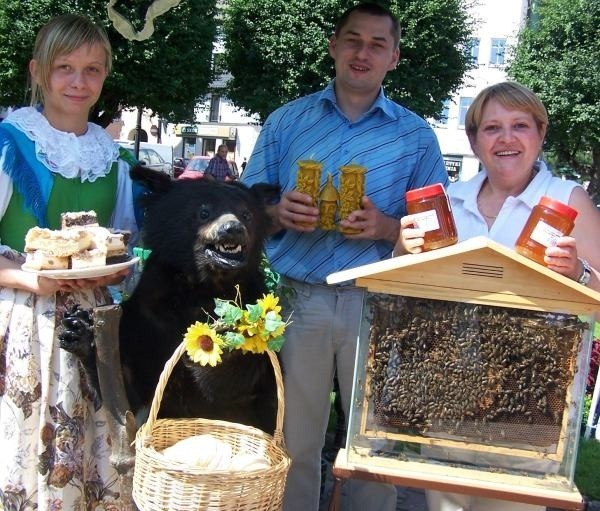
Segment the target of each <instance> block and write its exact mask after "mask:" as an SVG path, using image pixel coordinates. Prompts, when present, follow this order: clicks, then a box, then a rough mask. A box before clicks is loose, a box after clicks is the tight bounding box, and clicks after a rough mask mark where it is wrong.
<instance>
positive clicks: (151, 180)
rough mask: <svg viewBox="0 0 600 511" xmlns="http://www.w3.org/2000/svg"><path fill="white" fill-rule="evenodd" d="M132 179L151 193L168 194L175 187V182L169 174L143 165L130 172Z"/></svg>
mask: <svg viewBox="0 0 600 511" xmlns="http://www.w3.org/2000/svg"><path fill="white" fill-rule="evenodd" d="M129 175H130V176H131V179H132V180H133V181H135V182H137V183H140V184H142V185H143V186H144V187H145V188H146V189H148V190H150V191H151V192H159V193H164V192H168V191H169V190H170V189H171V187H172V186H173V181H172V180H171V177H170V176H169V175H168V174H165V173H164V172H161V171H159V170H153V169H149V168H148V167H144V166H143V165H136V166H135V167H133V168H132V169H131V170H130V171H129Z"/></svg>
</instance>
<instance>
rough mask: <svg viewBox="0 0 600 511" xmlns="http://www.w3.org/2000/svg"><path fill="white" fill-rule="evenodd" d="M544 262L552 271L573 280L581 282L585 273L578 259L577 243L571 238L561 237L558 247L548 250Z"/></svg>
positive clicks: (557, 241)
mask: <svg viewBox="0 0 600 511" xmlns="http://www.w3.org/2000/svg"><path fill="white" fill-rule="evenodd" d="M544 262H545V263H546V266H547V267H548V268H549V269H550V270H554V271H555V272H556V273H560V274H561V275H564V276H565V277H569V278H570V279H573V280H579V277H581V274H582V272H583V265H582V264H581V261H580V260H579V259H577V245H576V241H575V238H573V237H571V236H561V237H560V238H557V240H556V245H554V246H553V247H548V248H546V252H545V255H544Z"/></svg>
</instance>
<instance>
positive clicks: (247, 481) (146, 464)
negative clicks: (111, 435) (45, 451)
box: [133, 343, 290, 511]
mask: <svg viewBox="0 0 600 511" xmlns="http://www.w3.org/2000/svg"><path fill="white" fill-rule="evenodd" d="M184 351H185V344H184V343H181V345H180V346H179V347H178V348H177V350H176V351H175V353H173V355H172V356H171V358H170V359H169V360H168V361H167V363H166V364H165V368H164V369H163V372H162V374H161V376H160V379H159V381H158V386H157V388H156V393H155V395H154V400H153V401H152V407H151V408H150V415H149V417H148V421H147V422H146V423H145V424H144V425H143V426H142V427H141V428H140V429H139V430H138V432H137V434H136V438H135V448H136V456H135V471H134V475H133V499H134V501H135V503H136V504H137V506H138V507H139V509H140V510H141V511H167V510H168V511H201V510H202V511H205V510H210V511H221V510H236V511H246V510H248V511H251V510H260V511H276V510H280V509H281V506H282V500H283V491H284V488H285V479H286V476H287V472H288V469H289V467H290V458H289V456H288V454H287V453H286V451H285V446H284V442H283V433H282V427H283V415H284V401H283V381H282V376H281V369H280V367H279V362H278V360H277V357H276V356H275V355H274V354H273V353H272V352H270V351H269V352H268V354H269V357H270V359H271V363H272V364H273V370H274V372H275V380H276V383H277V402H278V408H277V419H276V426H275V433H274V435H273V436H271V435H269V434H267V433H265V432H263V431H261V430H260V429H257V428H254V427H251V426H244V425H242V424H236V423H232V422H225V421H218V420H209V419H158V420H157V418H156V417H157V414H158V410H159V408H160V402H161V400H162V395H163V392H164V390H165V387H166V384H167V381H168V379H169V376H170V375H171V372H172V370H173V367H174V366H175V364H177V362H178V361H179V359H180V358H181V355H182V354H183V352H184ZM201 434H211V435H212V436H213V437H215V438H216V439H218V440H221V441H223V442H226V443H227V444H229V445H230V446H231V449H232V451H233V453H234V454H235V453H238V452H244V453H249V454H255V455H262V456H263V457H265V458H266V459H267V460H268V461H269V462H270V465H271V466H270V467H268V468H264V469H257V470H251V471H230V470H208V469H206V468H198V467H191V466H189V465H186V464H183V463H178V462H174V461H172V460H169V459H167V458H165V457H164V456H162V455H161V454H160V453H159V452H157V451H159V450H162V449H164V448H165V447H168V446H170V445H173V444H174V443H175V442H177V441H179V440H183V439H184V438H188V437H190V436H194V435H201Z"/></svg>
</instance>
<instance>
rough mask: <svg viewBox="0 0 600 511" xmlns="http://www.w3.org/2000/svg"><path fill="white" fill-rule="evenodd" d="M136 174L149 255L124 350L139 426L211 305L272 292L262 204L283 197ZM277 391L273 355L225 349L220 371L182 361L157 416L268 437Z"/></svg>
mask: <svg viewBox="0 0 600 511" xmlns="http://www.w3.org/2000/svg"><path fill="white" fill-rule="evenodd" d="M131 176H132V178H133V179H134V180H135V181H138V182H140V183H142V184H144V185H145V186H146V188H147V189H149V190H150V193H149V196H148V197H147V198H146V199H145V208H146V214H145V217H144V225H143V231H142V239H143V245H144V247H145V248H149V249H150V250H151V251H152V252H151V255H150V257H149V258H148V260H147V261H146V262H145V264H144V269H143V272H142V274H141V277H140V279H139V282H138V284H137V286H136V287H135V290H134V291H133V293H132V295H131V297H130V298H129V299H128V300H126V301H124V302H123V305H122V307H123V315H122V319H121V323H120V327H119V337H120V351H121V360H122V365H123V373H124V378H125V385H126V388H127V393H128V399H129V402H130V405H131V407H132V409H133V411H134V413H136V416H137V418H138V422H139V421H140V420H143V417H140V415H143V414H144V413H146V414H147V411H148V409H149V405H150V403H151V400H152V397H153V395H154V391H155V389H156V385H157V382H158V378H159V375H160V373H161V371H162V369H163V366H164V364H165V362H166V360H167V359H169V357H170V356H171V355H172V354H173V352H174V350H175V349H176V347H177V346H178V345H179V344H180V343H181V342H182V340H183V335H184V333H185V331H186V329H187V328H188V327H189V326H190V325H191V324H193V323H194V322H196V321H200V322H203V321H206V320H207V319H208V316H207V314H213V316H214V307H215V302H214V299H215V298H222V299H229V300H233V299H235V298H236V285H237V286H239V290H240V292H241V299H242V303H243V304H244V305H245V304H247V303H253V302H255V301H256V300H257V299H259V298H261V297H262V296H263V294H264V293H266V288H265V283H264V276H263V274H262V272H261V271H260V261H261V254H262V249H263V243H264V240H265V238H266V236H267V234H268V231H269V228H270V221H269V217H268V215H267V214H266V202H267V201H268V200H272V199H273V198H274V197H275V195H276V193H277V192H278V190H276V189H275V188H273V187H270V186H267V185H255V186H253V187H251V188H248V187H246V186H245V185H243V184H241V183H237V182H233V183H221V182H216V181H208V180H205V179H199V180H178V181H172V180H170V179H169V177H168V176H167V175H165V174H163V173H160V172H155V171H152V170H150V169H147V168H143V167H136V168H134V169H132V171H131ZM275 391H276V386H275V380H274V375H273V370H272V366H271V363H270V361H269V359H268V356H267V355H254V354H243V353H242V352H241V351H240V350H235V351H234V352H229V351H227V350H224V353H223V355H222V362H221V363H220V364H217V366H216V367H211V366H205V367H202V366H200V365H198V364H194V363H193V362H192V361H191V360H190V359H189V357H188V356H187V355H186V354H184V355H183V357H182V361H181V362H179V363H178V364H177V366H176V367H175V369H174V370H173V373H172V374H171V376H170V379H169V383H168V385H167V388H166V391H165V393H164V396H163V399H162V405H161V410H160V413H159V416H163V417H199V418H206V419H222V420H227V421H233V422H239V423H242V424H247V425H252V426H255V427H258V428H260V429H262V430H263V431H266V432H269V433H272V432H273V430H274V426H275V415H276V393H275Z"/></svg>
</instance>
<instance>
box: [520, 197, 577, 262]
mask: <svg viewBox="0 0 600 511" xmlns="http://www.w3.org/2000/svg"><path fill="white" fill-rule="evenodd" d="M576 217H577V210H575V209H573V208H572V207H571V206H568V205H566V204H564V203H562V202H560V201H557V200H555V199H551V198H550V197H546V196H544V197H542V198H541V199H540V201H539V203H538V204H537V205H536V206H534V208H533V209H532V210H531V213H530V215H529V218H528V219H527V223H526V224H525V227H523V230H522V231H521V234H519V237H518V238H517V242H516V244H515V250H516V251H517V252H518V253H519V254H521V255H524V256H525V257H528V258H529V259H532V260H533V261H536V262H538V263H540V264H543V265H545V264H546V263H545V262H544V254H545V252H546V248H547V247H552V246H554V245H555V244H556V239H557V238H560V237H561V236H568V235H569V234H571V231H572V230H573V227H574V225H575V218H576Z"/></svg>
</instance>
